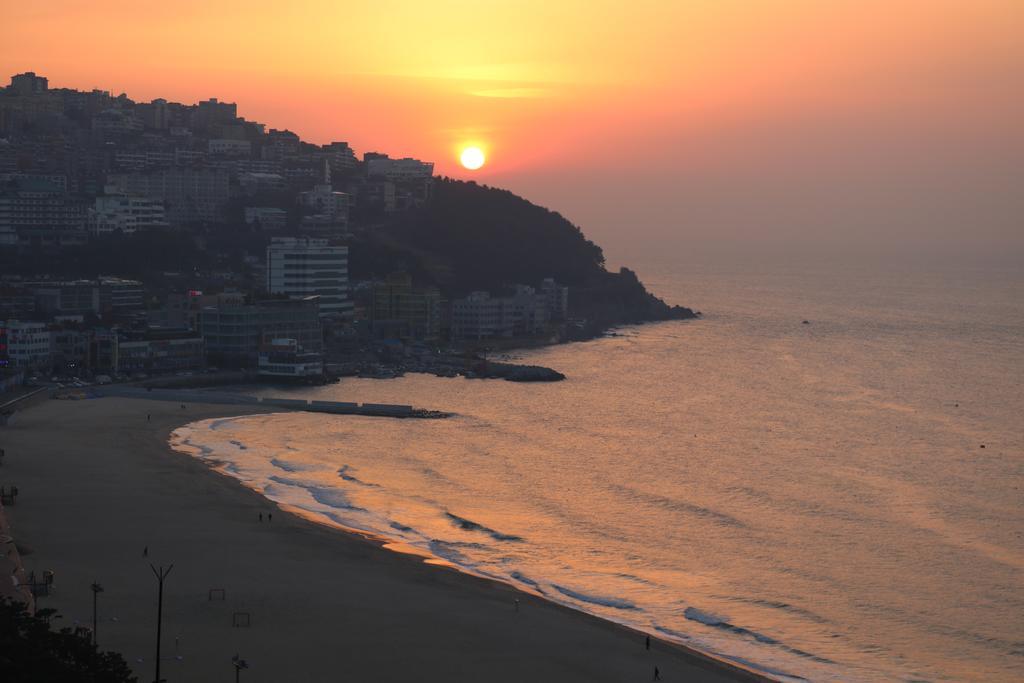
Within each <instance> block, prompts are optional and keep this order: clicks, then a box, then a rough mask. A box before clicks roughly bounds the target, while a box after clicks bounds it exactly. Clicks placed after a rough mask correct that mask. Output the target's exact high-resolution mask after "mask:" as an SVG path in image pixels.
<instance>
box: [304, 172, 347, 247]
mask: <svg viewBox="0 0 1024 683" xmlns="http://www.w3.org/2000/svg"><path fill="white" fill-rule="evenodd" d="M299 202H300V203H301V204H302V206H303V207H305V208H306V209H308V210H309V211H311V212H312V215H310V216H307V217H306V218H304V219H303V225H304V226H306V227H314V228H318V229H321V230H329V231H331V232H338V233H341V232H345V231H346V230H347V229H348V214H349V206H350V200H349V196H348V194H347V193H345V192H338V191H336V190H335V189H334V187H333V186H332V185H331V167H330V164H329V163H328V162H327V161H326V160H324V163H323V172H322V175H321V180H320V182H319V183H318V184H317V185H315V186H314V187H313V189H312V190H309V191H307V192H302V193H301V194H300V195H299Z"/></svg>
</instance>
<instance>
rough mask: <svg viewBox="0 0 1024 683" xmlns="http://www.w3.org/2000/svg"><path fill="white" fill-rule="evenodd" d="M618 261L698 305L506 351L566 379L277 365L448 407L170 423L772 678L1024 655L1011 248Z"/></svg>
mask: <svg viewBox="0 0 1024 683" xmlns="http://www.w3.org/2000/svg"><path fill="white" fill-rule="evenodd" d="M637 271H638V272H639V274H640V276H641V278H642V279H643V280H644V281H645V283H646V284H647V285H648V286H649V288H650V289H651V290H652V291H654V292H655V293H656V294H658V295H659V296H662V297H663V298H665V299H666V300H668V301H669V302H670V303H677V304H683V305H688V306H691V307H693V308H695V309H699V310H701V311H703V313H704V316H703V318H702V319H700V320H695V321H679V322H675V321H674V322H665V323H656V324H649V325H641V326H634V327H625V328H622V329H619V330H617V331H616V332H615V333H614V334H612V335H610V336H608V337H605V338H602V339H597V340H594V341H590V342H583V343H574V344H568V345H562V346H557V347H550V348H545V349H540V350H532V351H526V352H521V353H515V354H512V355H513V357H514V359H515V360H518V361H522V362H527V363H532V364H539V365H546V366H550V367H553V368H555V369H557V370H559V371H561V372H563V373H565V374H566V375H567V377H568V379H567V380H566V381H564V382H558V383H551V384H516V383H511V382H504V381H495V380H467V379H462V378H456V379H446V378H437V377H433V376H425V375H415V374H411V375H407V376H405V377H401V378H397V379H392V380H372V379H345V380H343V381H342V382H341V383H339V384H336V385H330V386H325V387H317V388H310V389H302V390H297V393H298V394H299V395H301V396H304V397H309V398H317V399H327V400H344V401H366V402H381V403H402V404H412V405H415V406H417V407H422V408H430V409H436V410H445V411H451V412H453V413H455V414H456V416H455V417H452V418H449V419H444V420H394V419H387V418H367V417H352V416H344V417H341V416H328V415H319V414H310V413H290V412H289V413H280V414H275V415H260V416H250V417H241V418H232V419H221V420H208V421H204V422H199V423H195V424H192V425H189V426H187V427H184V428H181V429H179V430H177V431H176V432H175V434H174V436H173V437H172V442H173V443H174V444H175V445H176V447H178V448H179V449H181V450H184V451H186V452H189V453H192V454H194V455H196V456H197V457H201V458H204V459H207V460H208V461H210V463H211V464H214V465H216V466H218V467H220V468H221V469H222V470H223V471H224V472H226V473H228V474H230V475H232V476H235V477H237V478H238V479H239V480H240V481H242V482H243V483H245V484H246V485H247V486H250V487H252V488H254V489H257V490H259V491H262V492H263V494H264V495H265V496H267V497H268V498H270V499H272V500H275V501H278V502H280V503H283V504H285V505H287V506H291V507H293V508H295V509H299V510H302V511H304V513H305V514H307V515H309V516H311V517H314V518H316V519H318V520H320V521H323V522H325V523H328V524H335V525H338V526H342V527H345V528H350V529H358V530H362V531H365V532H369V533H372V534H374V535H377V536H380V537H383V538H386V539H389V540H390V541H392V542H394V543H395V544H396V547H398V546H405V547H408V546H412V547H414V548H416V549H418V551H419V552H423V553H426V554H429V555H430V556H431V557H434V558H437V559H438V560H440V561H444V562H447V563H451V564H453V565H456V566H458V567H460V568H462V569H463V570H465V571H468V572H472V573H475V574H479V575H483V576H489V577H493V578H495V579H498V580H501V581H505V582H508V583H511V584H513V585H515V586H517V587H519V588H521V589H523V590H527V591H531V592H534V593H538V594H541V595H543V596H545V597H547V598H549V599H551V600H554V601H557V602H560V603H564V604H566V605H570V606H572V607H575V608H577V609H580V610H582V611H586V612H590V613H592V614H595V615H598V616H601V617H604V618H607V619H611V620H614V621H617V622H621V623H624V624H628V625H630V626H633V627H636V628H638V629H641V630H644V631H647V632H649V633H651V634H656V635H658V636H660V637H663V638H667V639H670V640H674V641H678V642H681V643H684V644H687V645H690V646H693V647H697V648H700V649H703V650H706V651H708V652H711V653H714V654H716V655H717V656H719V657H722V658H724V659H728V660H732V661H737V662H741V663H743V664H745V665H747V666H749V667H752V668H756V669H758V670H761V671H762V672H765V673H768V674H769V675H771V676H773V677H776V678H778V679H780V680H798V679H801V678H803V679H810V680H816V681H839V680H843V681H894V680H903V681H924V680H928V681H943V680H978V681H981V680H984V681H995V680H1005V681H1010V680H1022V679H1024V476H1022V475H1024V418H1022V413H1024V410H1022V409H1024V272H1022V270H1021V269H1020V268H1016V267H1014V266H1013V265H1009V266H1007V265H1004V266H1002V267H999V266H984V265H971V264H967V263H956V264H951V265H944V266H942V267H939V266H937V265H934V264H929V263H927V262H920V261H919V262H917V263H896V262H893V263H890V264H888V265H882V264H881V263H879V262H870V263H867V264H859V263H857V262H849V261H847V262H844V261H839V260H832V261H822V260H814V261H809V260H805V261H801V260H799V259H795V258H794V259H790V260H786V259H775V260H772V261H766V260H751V259H748V260H746V261H728V260H719V261H714V260H709V261H700V260H698V259H696V258H693V259H690V260H689V261H684V262H671V263H670V262H664V263H656V262H652V263H648V264H641V267H638V268H637ZM804 321H807V322H806V323H805V322H804ZM263 393H265V394H271V395H282V390H280V389H277V390H268V391H265V392H263Z"/></svg>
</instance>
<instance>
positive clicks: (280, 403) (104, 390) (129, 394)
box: [88, 386, 449, 418]
mask: <svg viewBox="0 0 1024 683" xmlns="http://www.w3.org/2000/svg"><path fill="white" fill-rule="evenodd" d="M88 393H89V394H90V395H92V396H97V397H102V396H119V397H122V398H142V399H148V400H152V401H172V402H175V403H183V404H184V403H215V404H223V405H241V406H246V405H248V406H259V407H263V408H285V409H288V410H302V411H306V412H311V413H331V414H335V415H364V416H371V417H401V418H441V417H448V416H449V414H448V413H444V412H440V411H436V410H425V409H423V408H415V407H413V406H410V405H396V404H391V403H352V402H345V401H316V400H308V399H304V398H282V397H274V396H262V397H261V396H249V395H247V394H235V393H231V392H226V391H198V390H187V389H142V388H138V387H122V386H104V387H90V388H89V392H88Z"/></svg>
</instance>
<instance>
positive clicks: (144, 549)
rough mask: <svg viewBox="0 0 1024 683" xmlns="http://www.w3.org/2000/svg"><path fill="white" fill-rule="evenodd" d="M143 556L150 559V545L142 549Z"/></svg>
mask: <svg viewBox="0 0 1024 683" xmlns="http://www.w3.org/2000/svg"><path fill="white" fill-rule="evenodd" d="M142 556H143V557H149V546H148V545H147V546H145V547H144V548H143V549H142Z"/></svg>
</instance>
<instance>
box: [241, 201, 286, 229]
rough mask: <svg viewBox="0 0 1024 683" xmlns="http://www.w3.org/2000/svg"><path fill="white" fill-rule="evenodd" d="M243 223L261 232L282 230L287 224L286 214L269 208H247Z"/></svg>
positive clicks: (280, 210)
mask: <svg viewBox="0 0 1024 683" xmlns="http://www.w3.org/2000/svg"><path fill="white" fill-rule="evenodd" d="M245 223H246V225H251V226H253V227H256V228H259V229H261V230H268V231H276V230H283V229H284V227H285V226H286V225H287V224H288V212H287V211H285V210H284V209H276V208H274V207H269V206H247V207H245Z"/></svg>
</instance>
